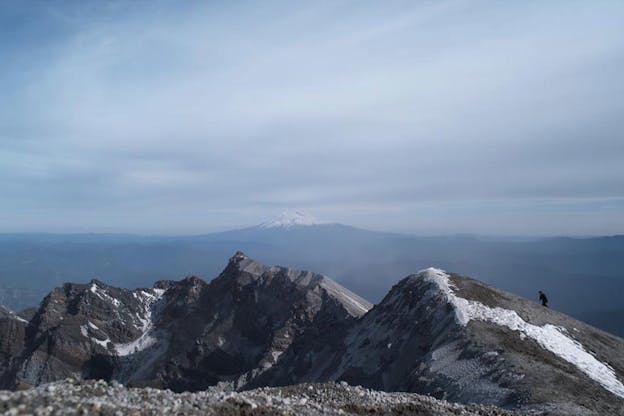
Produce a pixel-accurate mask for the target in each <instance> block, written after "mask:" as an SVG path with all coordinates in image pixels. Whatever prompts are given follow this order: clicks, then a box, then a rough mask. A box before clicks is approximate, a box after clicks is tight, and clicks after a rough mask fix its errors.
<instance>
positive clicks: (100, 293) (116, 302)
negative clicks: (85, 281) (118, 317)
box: [89, 282, 121, 308]
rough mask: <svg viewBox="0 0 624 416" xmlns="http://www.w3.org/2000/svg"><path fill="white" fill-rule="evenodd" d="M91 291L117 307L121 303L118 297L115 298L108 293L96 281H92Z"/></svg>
mask: <svg viewBox="0 0 624 416" xmlns="http://www.w3.org/2000/svg"><path fill="white" fill-rule="evenodd" d="M89 291H90V292H91V293H93V294H94V295H96V296H97V297H98V298H100V299H102V300H103V301H106V302H109V303H112V304H113V305H115V307H116V308H118V307H119V306H120V305H121V302H119V300H118V299H115V298H113V297H112V296H111V295H109V294H108V293H106V291H105V290H104V289H102V288H100V287H99V286H98V285H97V284H96V283H95V282H94V283H91V287H90V288H89Z"/></svg>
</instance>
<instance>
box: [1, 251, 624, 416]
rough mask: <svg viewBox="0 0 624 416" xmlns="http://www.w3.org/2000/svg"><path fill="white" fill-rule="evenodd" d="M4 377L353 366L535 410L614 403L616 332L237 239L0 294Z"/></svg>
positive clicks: (272, 382) (188, 378)
mask: <svg viewBox="0 0 624 416" xmlns="http://www.w3.org/2000/svg"><path fill="white" fill-rule="evenodd" d="M0 341H1V342H0V358H2V361H1V364H2V367H0V380H1V383H2V385H3V386H4V387H5V388H23V387H28V386H33V385H39V384H41V383H47V382H51V381H55V380H62V379H65V378H68V377H70V378H76V379H89V378H96V379H104V380H109V381H110V380H116V381H119V382H121V383H123V384H127V385H130V386H152V387H158V388H168V389H171V390H174V391H197V390H203V389H206V388H207V387H208V386H212V385H215V384H217V383H221V384H225V385H228V386H230V387H231V388H234V389H237V390H240V389H249V388H253V387H260V386H285V385H292V384H298V383H303V382H326V381H346V382H348V383H349V384H352V385H361V386H364V387H369V388H373V389H377V390H384V391H407V392H415V393H421V394H429V395H432V396H435V397H437V398H442V399H445V400H449V401H453V402H459V403H479V404H490V405H495V406H500V407H503V408H508V409H514V410H519V411H523V412H532V413H531V414H540V415H560V416H563V415H566V416H574V415H576V416H581V415H587V416H589V415H594V414H600V415H603V414H604V415H607V414H609V415H611V414H613V415H615V414H618V412H620V411H621V409H622V406H623V405H624V385H623V384H622V381H623V380H624V378H623V375H624V354H622V352H623V351H624V340H623V339H621V338H617V337H615V336H612V335H609V334H608V333H606V332H603V331H601V330H599V329H596V328H593V327H591V326H589V325H586V324H584V323H582V322H580V321H577V320H575V319H573V318H571V317H569V316H566V315H564V314H561V313H559V312H557V311H554V310H552V309H549V308H546V307H543V306H541V305H539V304H537V303H535V302H531V301H529V300H527V299H524V298H521V297H517V296H514V295H512V294H510V293H507V292H504V291H501V290H498V289H495V288H493V287H491V286H488V285H486V284H483V283H481V282H479V281H476V280H473V279H470V278H468V277H464V276H460V275H457V274H452V273H447V272H445V271H443V270H440V269H434V268H428V269H424V270H422V271H420V272H418V273H416V274H411V275H409V276H407V277H405V278H403V279H401V280H399V281H398V283H396V284H395V285H394V286H393V287H392V289H391V290H390V291H389V292H388V293H387V294H386V295H385V296H384V297H383V299H382V300H381V301H380V302H379V303H378V304H376V305H374V306H373V305H372V304H371V303H369V302H368V301H366V300H365V299H363V298H362V297H360V296H358V295H356V294H355V293H353V292H352V291H350V290H348V289H346V288H345V287H343V286H341V285H339V284H338V283H336V282H334V281H333V280H331V279H330V278H328V277H326V276H323V275H320V274H316V273H313V272H305V271H299V270H296V269H292V268H287V267H279V266H268V265H264V264H262V263H259V262H257V261H255V260H253V259H251V258H249V257H247V256H246V255H245V254H243V253H242V252H237V253H236V254H235V255H234V256H232V257H231V258H230V260H229V262H228V263H227V266H226V267H225V269H224V270H223V271H222V272H221V273H220V274H219V276H218V277H217V278H216V279H214V280H212V281H211V282H206V281H204V280H202V279H199V278H197V277H187V278H185V279H183V280H181V281H159V282H156V283H155V284H153V285H152V286H151V287H150V288H144V289H135V290H128V289H124V288H117V287H114V286H110V285H108V284H106V283H104V282H101V281H98V280H92V281H90V282H88V283H84V284H76V283H66V284H64V285H63V286H61V287H59V288H55V289H54V290H52V291H51V292H50V293H49V294H48V295H47V296H46V297H45V298H44V299H43V301H42V302H41V304H40V306H39V308H38V309H37V310H36V312H35V313H34V314H32V315H31V316H28V317H26V316H20V315H18V314H15V313H12V312H11V311H8V310H0Z"/></svg>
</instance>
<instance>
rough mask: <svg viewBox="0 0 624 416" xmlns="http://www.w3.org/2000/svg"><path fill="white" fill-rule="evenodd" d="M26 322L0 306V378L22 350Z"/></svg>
mask: <svg viewBox="0 0 624 416" xmlns="http://www.w3.org/2000/svg"><path fill="white" fill-rule="evenodd" d="M27 324H28V321H27V320H25V319H24V318H22V317H21V316H19V315H17V314H16V313H15V312H13V311H11V310H9V309H7V308H5V307H4V306H0V376H2V375H4V374H5V373H6V372H7V371H8V369H9V368H10V366H11V363H12V362H13V360H14V358H15V357H17V356H18V355H19V354H20V353H21V352H22V350H23V349H24V342H25V339H26V337H25V335H26V325H27Z"/></svg>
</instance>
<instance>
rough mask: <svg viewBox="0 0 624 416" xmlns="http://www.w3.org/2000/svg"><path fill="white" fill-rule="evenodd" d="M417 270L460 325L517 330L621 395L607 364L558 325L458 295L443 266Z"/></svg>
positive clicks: (623, 387)
mask: <svg viewBox="0 0 624 416" xmlns="http://www.w3.org/2000/svg"><path fill="white" fill-rule="evenodd" d="M419 274H420V275H421V276H422V277H424V278H425V279H426V280H429V281H431V282H434V283H436V284H437V285H438V286H439V288H440V289H441V290H442V292H444V293H445V294H446V297H447V298H448V301H449V303H450V304H452V305H453V306H454V307H455V319H456V320H457V322H458V323H459V324H461V325H466V324H468V322H469V321H470V320H481V321H487V322H492V323H494V324H496V325H500V326H505V327H507V328H509V329H511V330H513V331H518V332H520V337H521V338H522V339H524V337H527V336H528V337H529V338H531V339H533V340H535V341H536V342H537V343H538V344H539V345H540V346H542V348H545V349H547V350H548V351H550V352H552V353H554V354H555V355H557V356H559V357H561V358H563V359H564V360H566V361H567V362H569V363H571V364H573V365H575V366H576V367H577V368H578V369H579V370H581V371H582V372H583V373H585V374H587V375H588V376H589V377H590V378H591V379H592V380H594V381H596V382H598V383H599V384H600V385H601V386H602V387H604V388H605V389H606V390H608V391H610V392H611V393H613V394H615V395H617V396H619V397H622V398H624V385H623V384H622V383H621V382H620V381H619V380H618V378H617V376H616V374H615V371H614V370H613V368H611V367H610V366H609V365H607V364H605V363H602V362H600V361H598V360H597V359H596V358H595V357H594V356H593V355H591V354H590V353H589V352H587V350H585V348H584V347H583V346H582V345H581V344H580V343H579V342H578V341H576V340H574V339H572V338H570V337H568V336H566V335H565V334H564V333H563V332H562V329H561V328H559V327H556V326H554V325H550V324H547V325H544V326H537V325H533V324H530V323H528V322H526V321H525V320H523V319H522V318H521V317H520V316H519V315H518V314H517V313H516V311H513V310H509V309H503V308H499V307H496V308H490V307H489V306H486V305H484V304H482V303H480V302H476V301H472V300H467V299H464V298H460V297H458V296H457V295H455V293H454V292H453V288H452V287H451V285H450V283H449V279H448V278H449V275H448V274H447V273H446V272H444V271H443V270H439V269H434V268H429V269H425V270H423V271H421V272H419Z"/></svg>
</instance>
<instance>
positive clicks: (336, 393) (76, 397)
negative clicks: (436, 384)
mask: <svg viewBox="0 0 624 416" xmlns="http://www.w3.org/2000/svg"><path fill="white" fill-rule="evenodd" d="M0 412H2V413H3V414H4V415H22V414H24V415H25V414H30V415H37V416H39V415H107V416H108V415H111V416H113V415H114V416H122V415H163V414H165V415H232V416H233V415H321V414H322V415H375V414H377V415H382V414H383V415H419V416H429V415H431V416H434V415H435V416H447V415H448V416H450V415H462V416H472V415H474V416H477V415H479V416H507V415H509V416H511V415H519V413H514V412H510V411H506V410H501V409H499V408H494V407H487V406H477V405H470V406H464V405H460V404H454V403H448V402H444V401H440V400H436V399H434V398H432V397H428V396H421V395H418V394H412V393H384V392H379V391H375V390H369V389H365V388H362V387H353V386H349V385H347V384H346V383H338V384H336V383H324V384H300V385H296V386H288V387H280V388H276V387H273V388H260V389H256V390H249V391H243V392H231V391H225V390H224V389H220V388H219V387H213V388H211V389H209V390H206V391H201V392H196V393H173V392H171V391H170V390H159V389H153V388H126V387H124V386H122V385H121V384H119V383H115V382H112V383H107V382H104V381H83V382H79V381H74V380H69V379H68V380H64V381H60V382H55V383H51V384H46V385H42V386H39V387H36V388H33V389H29V390H22V391H0Z"/></svg>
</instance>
